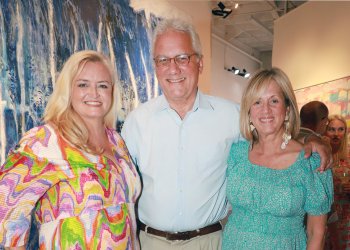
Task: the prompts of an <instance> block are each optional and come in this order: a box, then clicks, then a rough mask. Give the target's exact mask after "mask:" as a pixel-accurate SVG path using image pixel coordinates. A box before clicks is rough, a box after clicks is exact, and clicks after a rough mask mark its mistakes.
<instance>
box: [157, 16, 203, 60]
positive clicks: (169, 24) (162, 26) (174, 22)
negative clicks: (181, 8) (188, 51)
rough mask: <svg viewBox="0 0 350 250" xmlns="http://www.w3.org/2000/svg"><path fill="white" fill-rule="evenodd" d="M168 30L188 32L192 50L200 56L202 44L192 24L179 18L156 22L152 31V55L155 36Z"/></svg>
mask: <svg viewBox="0 0 350 250" xmlns="http://www.w3.org/2000/svg"><path fill="white" fill-rule="evenodd" d="M169 30H176V31H180V32H185V33H187V34H189V35H190V37H191V41H192V48H193V50H194V52H195V53H196V54H197V55H198V56H199V57H201V56H202V45H201V42H200V40H199V36H198V34H197V32H196V30H195V28H194V26H193V25H192V24H190V23H188V22H186V21H184V20H181V19H164V20H161V21H160V22H159V23H158V24H157V26H156V28H155V30H154V32H153V39H152V55H154V45H155V42H156V39H157V36H159V35H162V34H164V33H165V32H167V31H169Z"/></svg>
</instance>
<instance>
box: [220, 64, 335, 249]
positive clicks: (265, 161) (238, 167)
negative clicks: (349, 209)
mask: <svg viewBox="0 0 350 250" xmlns="http://www.w3.org/2000/svg"><path fill="white" fill-rule="evenodd" d="M240 122H241V124H240V129H241V133H242V135H243V136H244V137H245V138H246V139H247V141H243V142H239V143H237V144H233V145H232V149H231V152H230V156H229V160H228V169H227V197H228V200H229V202H230V203H231V206H232V214H231V215H230V217H229V219H228V222H227V224H226V226H225V229H224V235H223V249H224V250H233V249H245V250H246V249H264V250H266V249H274V250H278V249H281V250H282V249H283V250H287V249H323V245H324V236H325V232H326V221H327V213H328V212H329V211H330V207H331V204H332V201H333V183H332V174H331V171H330V170H327V171H325V172H323V173H320V172H319V171H317V167H318V166H319V163H320V159H319V156H318V155H317V154H314V155H313V156H312V157H310V158H309V159H306V158H305V157H304V151H303V146H302V144H300V143H299V142H298V141H296V140H295V139H294V138H296V136H297V134H298V131H299V127H300V125H299V123H300V121H299V114H298V108H297V104H296V99H295V96H294V93H293V89H292V86H291V84H290V81H289V79H288V77H287V76H286V75H285V73H284V72H283V71H281V70H280V69H277V68H273V69H271V70H262V71H260V72H258V73H257V74H256V75H255V76H254V77H253V78H252V79H251V80H250V83H249V85H248V87H247V89H246V90H245V92H244V94H243V97H242V104H241V114H240ZM305 215H306V216H307V223H306V226H305V223H304V217H305Z"/></svg>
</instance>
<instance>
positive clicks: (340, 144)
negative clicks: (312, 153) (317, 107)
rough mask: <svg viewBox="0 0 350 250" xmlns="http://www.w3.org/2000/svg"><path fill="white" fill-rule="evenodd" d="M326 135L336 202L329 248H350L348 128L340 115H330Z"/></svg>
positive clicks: (330, 229)
mask: <svg viewBox="0 0 350 250" xmlns="http://www.w3.org/2000/svg"><path fill="white" fill-rule="evenodd" d="M328 120H329V124H328V126H327V129H326V133H325V136H326V137H327V138H329V143H330V145H331V147H332V154H333V159H334V160H335V166H334V167H333V169H332V170H333V181H334V204H333V207H332V208H333V209H332V213H331V215H330V217H329V219H328V227H329V230H328V231H329V242H327V243H329V244H327V249H337V250H338V249H339V250H342V249H344V250H345V249H349V248H350V230H349V228H350V160H349V151H348V138H347V137H348V128H347V124H346V120H345V118H344V117H342V116H340V115H331V116H329V117H328Z"/></svg>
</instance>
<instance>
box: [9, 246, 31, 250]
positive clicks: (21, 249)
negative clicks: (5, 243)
mask: <svg viewBox="0 0 350 250" xmlns="http://www.w3.org/2000/svg"><path fill="white" fill-rule="evenodd" d="M5 250H26V247H25V246H21V247H5Z"/></svg>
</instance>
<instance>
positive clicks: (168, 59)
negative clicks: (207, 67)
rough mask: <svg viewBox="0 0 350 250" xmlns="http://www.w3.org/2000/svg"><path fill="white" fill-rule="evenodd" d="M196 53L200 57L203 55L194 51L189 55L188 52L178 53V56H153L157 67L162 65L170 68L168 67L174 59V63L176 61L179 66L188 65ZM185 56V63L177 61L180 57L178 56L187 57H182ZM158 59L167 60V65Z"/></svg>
mask: <svg viewBox="0 0 350 250" xmlns="http://www.w3.org/2000/svg"><path fill="white" fill-rule="evenodd" d="M194 55H196V56H197V57H198V58H200V57H201V56H200V55H199V54H198V53H192V54H189V55H188V54H180V55H176V56H174V57H166V56H164V57H162V56H159V57H155V58H153V61H154V64H155V65H156V66H157V67H159V68H161V67H162V68H168V67H169V66H170V64H171V61H172V60H174V63H175V64H176V65H177V66H187V65H188V64H189V63H190V61H191V57H192V56H194ZM183 56H186V58H187V60H186V61H185V62H184V63H179V62H178V61H177V59H178V58H180V59H185V58H181V57H183ZM158 59H163V60H165V62H166V65H162V64H160V63H161V62H159V61H157V60H158Z"/></svg>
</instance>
